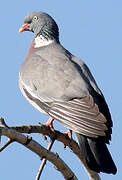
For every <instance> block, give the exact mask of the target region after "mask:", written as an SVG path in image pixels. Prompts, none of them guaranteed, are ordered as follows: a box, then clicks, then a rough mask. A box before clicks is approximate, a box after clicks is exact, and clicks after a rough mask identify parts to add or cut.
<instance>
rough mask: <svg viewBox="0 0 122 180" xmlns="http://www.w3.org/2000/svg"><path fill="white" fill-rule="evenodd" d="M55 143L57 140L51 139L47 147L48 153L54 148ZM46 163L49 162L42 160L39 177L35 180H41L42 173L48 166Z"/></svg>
mask: <svg viewBox="0 0 122 180" xmlns="http://www.w3.org/2000/svg"><path fill="white" fill-rule="evenodd" d="M54 141H55V139H51V141H50V142H49V144H48V147H47V150H48V151H50V150H51V148H52V146H53V144H54ZM46 161H47V160H46V159H45V158H43V159H42V163H41V166H40V168H39V170H38V173H37V176H36V179H35V180H39V179H40V176H41V173H42V171H43V169H44V166H45V164H46Z"/></svg>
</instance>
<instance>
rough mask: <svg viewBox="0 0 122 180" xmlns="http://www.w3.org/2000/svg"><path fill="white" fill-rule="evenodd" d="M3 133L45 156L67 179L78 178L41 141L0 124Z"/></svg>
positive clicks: (40, 155) (73, 179)
mask: <svg viewBox="0 0 122 180" xmlns="http://www.w3.org/2000/svg"><path fill="white" fill-rule="evenodd" d="M0 130H1V135H4V136H7V137H8V138H10V139H11V140H15V141H16V142H18V143H20V144H22V145H24V146H25V147H26V148H28V149H30V150H31V151H33V152H34V153H36V154H37V155H38V156H39V157H40V158H43V157H45V159H46V160H48V161H50V162H51V163H53V164H54V166H55V167H56V169H57V170H59V171H60V172H61V173H62V174H63V176H64V178H65V179H72V180H78V179H77V177H76V176H75V174H74V173H73V172H72V171H71V169H70V168H69V167H68V166H67V165H66V164H65V162H64V161H63V160H62V159H61V158H60V157H59V156H57V155H56V154H55V153H53V152H50V151H48V150H47V149H45V148H44V147H42V146H41V145H40V144H39V143H37V142H36V141H34V140H33V139H32V138H31V137H29V136H25V135H23V134H21V133H19V132H17V131H15V130H14V129H11V128H7V127H4V126H0Z"/></svg>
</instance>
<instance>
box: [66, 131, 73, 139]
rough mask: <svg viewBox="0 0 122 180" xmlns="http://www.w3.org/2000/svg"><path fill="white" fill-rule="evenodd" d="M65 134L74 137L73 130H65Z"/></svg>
mask: <svg viewBox="0 0 122 180" xmlns="http://www.w3.org/2000/svg"><path fill="white" fill-rule="evenodd" d="M64 135H67V136H68V137H69V138H70V139H72V130H70V129H69V130H68V131H66V132H64Z"/></svg>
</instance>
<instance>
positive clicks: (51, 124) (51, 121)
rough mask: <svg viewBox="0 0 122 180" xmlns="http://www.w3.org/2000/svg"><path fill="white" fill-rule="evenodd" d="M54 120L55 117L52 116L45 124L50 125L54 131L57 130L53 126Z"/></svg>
mask: <svg viewBox="0 0 122 180" xmlns="http://www.w3.org/2000/svg"><path fill="white" fill-rule="evenodd" d="M53 121H54V118H52V117H50V118H49V119H48V121H47V122H46V123H45V126H47V127H50V129H51V130H52V131H53V132H54V131H55V130H54V127H53Z"/></svg>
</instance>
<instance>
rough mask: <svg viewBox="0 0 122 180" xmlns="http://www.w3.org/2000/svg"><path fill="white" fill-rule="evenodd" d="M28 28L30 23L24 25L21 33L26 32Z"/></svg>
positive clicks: (20, 30)
mask: <svg viewBox="0 0 122 180" xmlns="http://www.w3.org/2000/svg"><path fill="white" fill-rule="evenodd" d="M27 28H28V23H26V24H24V25H23V26H22V27H21V28H20V29H19V32H23V31H26V30H27Z"/></svg>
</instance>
